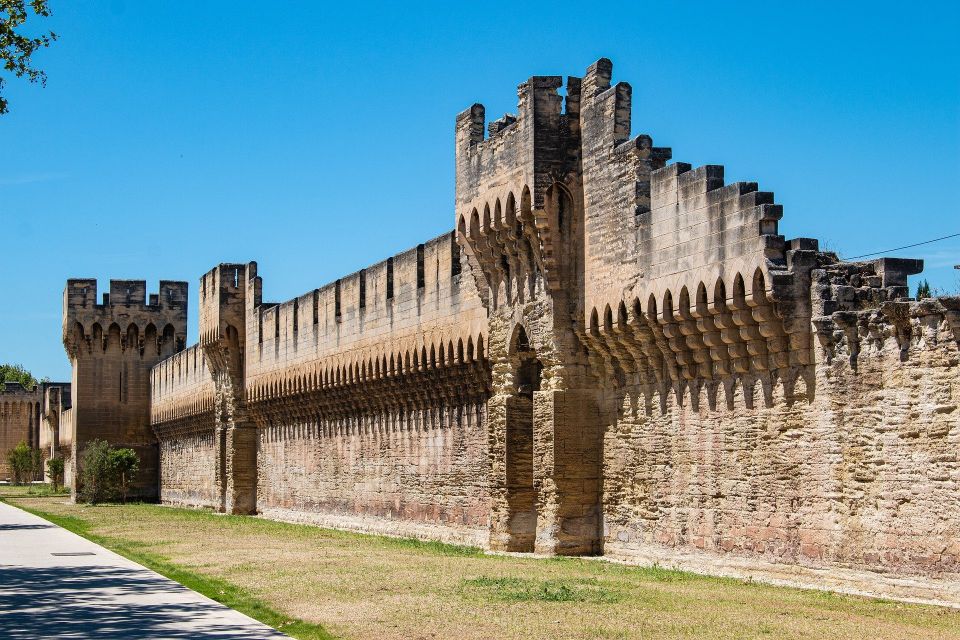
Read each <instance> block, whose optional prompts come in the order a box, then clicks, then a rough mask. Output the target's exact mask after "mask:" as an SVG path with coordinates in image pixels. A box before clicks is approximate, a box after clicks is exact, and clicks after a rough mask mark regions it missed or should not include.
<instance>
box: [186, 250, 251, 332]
mask: <svg viewBox="0 0 960 640" xmlns="http://www.w3.org/2000/svg"><path fill="white" fill-rule="evenodd" d="M258 283H259V278H258V277H257V263H256V262H250V263H248V264H226V263H224V264H220V265H218V266H216V267H214V268H213V269H211V270H210V271H208V272H207V273H205V274H204V275H203V276H202V277H201V278H200V344H201V345H204V344H210V343H212V342H215V341H216V340H218V339H219V338H220V337H221V336H223V335H225V334H226V333H227V331H228V328H232V329H233V330H235V331H236V332H237V335H238V336H239V340H240V342H241V343H242V341H243V337H244V336H245V335H246V334H245V327H246V302H245V301H246V298H247V293H248V291H249V292H250V294H251V295H252V296H254V297H257V296H258V295H259V291H260V288H259V284H258ZM256 303H259V298H258V297H257V301H256Z"/></svg>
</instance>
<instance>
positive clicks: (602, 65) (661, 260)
mask: <svg viewBox="0 0 960 640" xmlns="http://www.w3.org/2000/svg"><path fill="white" fill-rule="evenodd" d="M561 87H565V89H564V91H563V95H561V94H560V91H559V90H560V89H561ZM632 93H633V91H632V88H631V87H630V85H628V84H626V83H623V82H620V83H614V82H613V77H612V65H611V63H610V61H608V60H605V59H601V60H599V61H597V62H596V63H595V64H594V65H591V66H590V67H589V68H588V69H587V72H586V74H584V76H583V77H582V78H579V77H568V78H566V80H564V79H563V78H561V77H559V76H535V77H533V78H530V79H529V80H527V81H526V82H524V83H522V84H520V85H519V87H518V105H517V112H516V113H515V114H507V115H504V116H503V117H501V118H499V119H496V120H494V121H492V122H489V123H488V122H487V121H486V115H485V110H484V108H483V106H482V105H479V104H477V105H473V106H472V107H470V108H469V109H467V110H465V111H463V112H462V113H460V114H459V115H458V116H457V118H456V125H455V126H456V129H455V130H456V134H455V136H456V142H455V146H456V180H457V184H456V200H455V202H454V207H453V209H454V210H453V224H454V230H453V233H451V234H445V235H443V236H440V237H438V238H435V239H433V240H430V241H428V242H426V243H424V244H422V245H419V246H417V247H416V248H413V249H410V250H409V251H406V252H404V253H401V254H399V255H396V256H393V257H392V258H389V259H388V260H386V261H384V262H380V263H378V264H376V265H373V266H371V267H369V268H367V269H364V270H361V271H360V272H358V273H354V274H351V275H349V276H346V277H344V278H341V279H340V280H337V281H336V282H334V283H331V284H328V285H326V286H324V287H321V288H319V289H315V290H313V291H310V292H307V293H306V294H305V295H302V296H299V297H297V298H294V299H293V300H289V301H286V302H282V303H268V302H263V300H262V282H261V278H260V276H259V275H258V271H257V265H256V263H252V262H251V263H248V264H222V265H219V266H218V267H216V268H214V269H213V270H211V271H210V272H208V273H207V274H205V275H204V276H203V277H202V278H201V280H200V314H199V315H200V332H199V333H200V338H199V342H198V344H197V345H195V346H193V347H190V348H189V349H182V347H183V345H175V346H174V349H175V350H176V351H178V353H176V354H175V355H170V356H169V357H166V358H165V359H163V360H162V362H159V363H158V364H156V366H153V368H152V371H151V373H150V384H149V389H150V428H151V429H152V433H153V434H155V436H156V439H157V441H158V442H159V451H160V481H159V482H160V498H161V499H162V500H163V501H165V502H169V503H177V504H190V505H196V506H205V507H212V508H214V509H217V510H220V511H225V512H230V513H262V514H264V515H267V516H270V517H275V518H282V519H292V520H302V521H310V522H316V523H321V524H325V525H330V526H335V527H343V528H351V529H359V530H365V531H376V532H383V533H389V534H396V535H415V536H418V537H423V538H430V539H441V540H452V541H464V542H470V543H473V544H479V545H481V546H484V547H487V548H491V549H495V550H506V551H519V552H531V551H536V552H541V553H548V554H566V555H600V554H603V555H607V556H610V557H614V558H619V559H626V560H629V561H636V562H645V563H651V562H657V563H660V564H661V565H666V566H676V567H681V568H686V569H691V570H695V571H702V572H707V573H713V574H723V575H734V576H741V577H756V578H764V579H768V580H782V581H787V582H790V583H793V584H805V585H813V586H820V587H830V588H835V589H843V590H851V591H859V592H864V593H881V594H884V595H889V596H896V597H907V598H924V599H927V600H939V601H944V602H952V603H954V604H956V603H960V502H958V501H957V499H956V497H957V492H958V489H960V462H958V459H957V451H958V445H960V411H958V409H957V405H958V398H960V344H958V337H960V333H958V331H960V299H958V298H956V297H943V298H936V299H925V300H919V301H917V300H913V299H911V298H910V297H909V291H908V281H907V278H908V277H909V276H910V275H913V274H917V273H919V272H920V271H921V270H922V267H923V265H922V263H921V262H920V261H917V260H908V259H897V258H879V259H876V260H868V261H861V262H844V261H842V260H841V259H839V257H838V256H837V255H835V254H833V253H830V252H826V251H821V250H820V248H819V245H818V243H817V241H816V240H814V239H811V238H793V239H787V238H785V237H784V236H782V235H780V233H779V228H778V223H779V220H780V219H781V217H782V216H783V213H784V211H783V207H782V206H781V205H780V204H778V203H777V202H776V199H775V197H774V195H773V193H771V192H769V191H762V190H761V189H760V187H759V185H758V183H756V182H736V183H733V184H725V181H724V170H723V167H722V166H719V165H705V166H702V167H698V168H694V167H691V166H690V165H689V164H685V163H683V162H673V163H670V160H671V157H672V151H671V150H670V149H669V148H666V147H657V146H654V144H653V142H652V138H651V137H650V136H648V135H645V134H641V135H635V134H633V133H631V106H632V105H631V101H632ZM71 282H74V281H71ZM71 286H73V285H71ZM76 286H80V285H76ZM184 286H185V285H184ZM101 322H105V321H101ZM107 324H109V323H107ZM103 326H107V325H103ZM158 326H159V325H158ZM124 327H125V325H121V327H120V331H121V332H123V331H126V329H125V328H124ZM92 331H93V330H92V329H90V328H88V327H87V325H84V334H83V335H90V334H91V332H92ZM111 331H113V330H112V329H111V330H110V331H106V330H104V329H101V333H100V334H98V335H107V336H109V335H112V334H111ZM179 332H180V326H179V325H175V330H174V334H176V335H180V333H179ZM113 333H116V332H113ZM121 336H122V333H121ZM95 342H96V341H95ZM127 342H129V340H128V341H127ZM107 343H108V344H109V339H107ZM88 375H94V374H93V373H92V372H91V373H90V374H88ZM75 379H76V378H75ZM110 389H113V388H112V387H111V388H110ZM104 393H107V394H112V393H116V390H115V389H113V390H109V389H108V390H107V391H105V392H104Z"/></svg>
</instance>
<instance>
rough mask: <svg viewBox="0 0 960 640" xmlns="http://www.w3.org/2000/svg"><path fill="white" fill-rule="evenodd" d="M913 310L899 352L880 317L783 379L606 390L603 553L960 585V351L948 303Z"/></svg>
mask: <svg viewBox="0 0 960 640" xmlns="http://www.w3.org/2000/svg"><path fill="white" fill-rule="evenodd" d="M920 314H921V315H919V316H918V317H915V318H914V320H913V322H914V324H915V325H916V326H917V328H918V331H917V333H916V334H915V335H914V336H913V337H912V338H911V339H910V341H909V346H908V347H907V349H906V351H903V352H902V351H901V346H900V344H899V342H898V340H897V338H896V336H895V335H891V333H890V332H887V335H886V336H884V337H882V338H881V339H880V340H878V341H876V342H875V343H873V344H871V345H869V346H864V347H863V348H862V349H861V350H860V352H859V355H858V357H857V358H856V359H855V365H856V366H855V367H853V366H851V363H850V358H849V356H850V353H849V351H848V350H846V348H840V350H841V353H835V354H830V355H829V361H828V357H827V354H824V353H821V354H820V359H819V361H818V363H817V365H816V366H815V367H806V368H802V369H799V370H796V371H794V372H791V373H790V374H789V375H788V377H786V378H780V377H778V376H772V377H770V376H758V377H756V378H749V379H746V380H738V381H734V382H733V383H729V382H728V383H725V384H719V385H710V384H704V385H694V386H693V387H692V388H686V389H684V391H683V392H682V393H679V394H678V393H677V392H676V391H675V390H670V391H668V392H667V393H660V391H659V390H656V389H650V388H639V387H636V388H630V389H625V390H624V392H623V393H622V394H616V395H613V396H612V397H608V398H607V401H608V403H610V404H611V405H619V406H618V407H617V408H616V416H617V417H616V420H615V422H613V423H611V424H610V426H609V427H607V430H606V433H605V436H604V495H603V504H604V521H605V525H604V552H605V553H606V554H611V555H614V556H620V557H630V558H633V559H641V560H645V561H658V562H660V563H666V564H676V565H678V566H683V567H686V568H693V569H695V570H701V571H707V572H716V571H723V570H725V569H731V568H736V569H738V570H740V571H741V573H742V572H743V571H749V568H750V567H751V566H752V567H753V569H754V571H755V572H759V574H760V575H763V574H764V571H765V572H766V573H767V575H771V574H773V575H776V573H777V572H778V571H779V572H780V575H790V572H789V571H785V570H784V569H783V566H782V565H799V566H801V567H820V568H823V567H833V568H835V569H850V568H853V569H860V570H866V571H870V572H875V573H874V574H873V576H872V577H869V576H868V577H861V578H860V580H861V583H862V584H861V585H860V587H861V588H863V589H868V590H869V589H877V588H878V587H879V588H883V586H882V584H881V583H882V582H883V581H884V579H883V578H882V575H884V574H886V575H898V576H901V577H903V576H921V577H928V578H935V579H937V580H942V581H944V582H943V583H942V584H941V585H940V587H936V586H934V589H933V590H930V589H928V590H926V591H925V592H923V591H916V592H913V593H911V592H907V591H905V592H903V593H902V594H901V595H918V594H921V593H922V595H924V596H926V597H939V598H943V597H944V596H945V595H946V594H949V593H952V594H953V595H952V596H951V597H956V596H957V595H958V594H960V573H958V560H960V555H958V553H960V542H958V541H960V503H958V502H957V500H956V495H957V490H958V488H960V463H958V461H957V455H956V451H957V445H958V443H960V411H958V409H957V404H958V399H960V369H958V362H960V352H958V343H957V339H956V334H955V333H953V331H952V330H951V329H950V327H949V324H948V323H947V322H946V321H945V319H944V318H945V315H944V313H943V312H942V311H941V312H940V313H927V312H924V311H922V310H921V311H920ZM921 326H923V327H924V328H923V330H922V331H919V328H920V327H921ZM901 354H903V355H901ZM790 376H796V377H795V378H791V377H790ZM745 560H746V561H745ZM751 562H754V564H753V565H751V564H750V563H751ZM759 563H763V565H761V564H759ZM765 563H773V564H779V565H781V567H779V568H778V567H770V566H766V564H765ZM811 575H812V574H811ZM794 577H796V576H794ZM808 580H811V578H810V577H809V576H808ZM832 584H833V586H849V585H843V584H841V583H840V582H839V581H835V582H833V583H832ZM936 589H940V590H941V591H942V592H941V593H940V594H937V593H936Z"/></svg>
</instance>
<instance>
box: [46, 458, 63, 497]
mask: <svg viewBox="0 0 960 640" xmlns="http://www.w3.org/2000/svg"><path fill="white" fill-rule="evenodd" d="M63 468H64V463H63V458H60V457H57V458H50V459H49V460H47V473H48V474H49V475H50V483H51V484H52V485H53V490H54V491H57V490H58V489H59V488H60V486H61V485H62V484H63Z"/></svg>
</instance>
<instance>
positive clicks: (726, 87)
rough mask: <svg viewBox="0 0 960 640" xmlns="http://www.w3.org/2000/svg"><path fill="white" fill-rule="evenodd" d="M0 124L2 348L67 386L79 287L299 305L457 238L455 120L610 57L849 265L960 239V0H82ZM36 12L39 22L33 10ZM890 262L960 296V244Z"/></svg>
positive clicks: (693, 137)
mask: <svg viewBox="0 0 960 640" xmlns="http://www.w3.org/2000/svg"><path fill="white" fill-rule="evenodd" d="M50 4H51V7H52V9H53V11H54V16H53V18H51V19H50V20H47V21H45V23H46V24H47V25H49V28H52V29H54V30H55V31H56V32H57V33H58V34H59V36H60V40H59V41H58V42H57V43H56V44H55V45H54V46H53V47H51V48H50V49H49V50H45V51H42V52H41V53H39V54H37V55H36V56H35V62H36V63H37V64H39V65H40V66H42V67H43V68H44V69H45V70H46V71H47V73H48V75H49V83H48V85H47V87H46V89H41V88H39V87H38V86H32V85H27V84H26V83H25V82H23V81H22V80H16V79H9V82H8V84H7V88H8V91H7V93H8V97H9V99H10V102H11V113H10V114H9V115H7V116H4V117H2V118H0V136H2V138H0V139H2V147H0V149H2V153H0V169H2V170H0V251H2V256H3V268H4V270H5V273H4V277H3V279H2V281H0V301H2V302H0V336H2V338H0V361H14V362H20V363H22V364H24V365H25V366H26V367H28V368H29V369H31V370H32V371H33V372H34V373H35V374H36V375H38V376H43V375H48V376H51V377H52V378H54V379H68V377H69V364H68V362H67V359H66V356H65V355H64V353H63V348H62V346H61V344H60V307H61V292H62V290H63V286H64V283H65V280H66V279H67V278H69V277H97V278H99V279H100V286H101V290H103V289H105V288H106V287H107V286H108V285H107V280H109V278H111V277H113V278H142V279H146V280H147V281H148V290H149V291H156V288H157V280H159V279H160V278H165V279H176V280H188V281H189V282H190V288H191V291H190V294H191V309H190V320H189V322H190V331H191V335H190V341H191V342H193V341H194V340H195V339H196V338H195V336H196V321H197V320H196V310H197V304H196V296H197V281H198V279H199V277H200V275H201V274H202V273H203V272H205V271H206V270H208V269H209V268H211V267H212V266H214V265H215V264H217V263H218V262H225V261H246V260H257V261H258V262H259V264H260V272H261V275H262V276H263V278H264V295H265V297H266V298H268V299H272V300H281V299H288V298H290V297H293V296H294V295H297V294H300V293H303V292H305V291H307V290H309V289H312V288H314V287H316V286H319V285H321V284H324V283H326V282H329V281H331V280H333V279H335V278H337V277H338V276H340V275H343V274H346V273H350V272H352V271H355V270H357V269H359V268H361V267H363V266H365V265H367V264H370V263H373V262H376V261H378V260H380V259H383V258H384V257H386V256H388V255H391V254H393V253H396V252H399V251H401V250H403V249H406V248H408V247H410V246H413V245H415V244H416V243H418V242H420V241H422V240H424V239H426V238H430V237H433V236H434V235H437V234H439V233H442V232H444V231H446V230H448V229H451V228H452V227H453V189H454V173H453V160H454V149H453V132H454V117H455V115H456V113H457V112H459V111H460V110H462V109H464V108H466V107H468V106H469V105H470V104H472V103H473V102H482V103H484V104H485V105H486V107H487V113H488V116H493V117H497V116H498V115H500V114H502V113H504V112H508V111H509V112H513V111H515V107H516V86H517V84H519V83H520V82H522V81H523V80H525V79H526V78H527V77H529V76H531V75H551V74H557V75H561V74H562V75H568V74H570V75H581V74H582V73H583V71H584V69H585V68H586V67H587V65H589V64H590V63H591V62H593V61H594V60H596V59H597V58H599V57H601V56H606V57H609V58H611V59H612V60H613V63H614V76H615V77H614V79H615V80H625V81H627V82H630V83H631V84H632V85H633V95H634V111H633V132H634V133H635V134H636V133H648V134H650V135H652V136H653V139H654V142H655V143H656V144H658V145H661V146H670V147H672V148H673V157H674V160H677V161H683V162H689V163H691V164H693V165H694V166H696V165H700V164H706V163H711V164H724V165H726V175H727V180H728V181H734V180H756V181H758V182H759V183H760V187H761V189H764V190H770V191H774V192H775V193H776V195H777V200H778V202H781V203H782V204H783V205H784V218H783V221H782V223H781V232H782V233H783V234H784V235H786V236H787V237H788V238H789V237H796V236H807V237H810V236H812V237H818V238H820V239H821V240H822V241H826V242H827V244H828V246H829V247H830V248H832V249H834V250H839V251H840V252H841V253H842V254H845V255H847V256H854V255H857V254H862V253H867V252H871V251H876V250H879V249H885V248H889V247H896V246H900V245H903V244H908V243H911V242H918V241H921V240H925V239H928V238H932V237H936V236H940V235H946V234H948V233H955V232H958V231H960V194H958V182H960V73H958V68H960V65H958V62H960V56H958V53H960V45H958V42H960V37H958V33H960V13H958V9H957V4H956V3H955V2H944V3H914V4H912V5H909V6H906V5H903V4H902V3H901V4H899V5H898V4H894V3H890V4H885V3H877V2H869V3H868V2H863V3H837V2H833V3H823V4H813V3H792V4H791V5H790V6H786V5H785V3H771V2H763V3H757V4H753V5H750V4H747V3H732V4H727V3H717V2H713V3H699V2H685V3H675V2H664V1H659V2H630V3H623V6H622V7H618V8H614V5H613V3H582V2H577V3H570V4H565V3H563V2H550V3H542V4H541V3H524V2H516V3H508V4H502V3H501V4H497V3H493V4H477V3H440V4H435V5H432V6H428V5H419V6H417V7H414V6H412V4H413V3H410V5H411V6H407V3H389V4H384V5H382V6H363V3H360V2H345V3H321V2H302V3H293V2H289V3H285V2H277V3H269V2H268V3H264V2H257V3H254V2H146V1H133V0H128V1H126V2H124V1H122V0H114V1H112V2H83V3H79V2H68V1H67V0H50ZM35 24H36V22H35ZM895 255H903V256H911V257H921V258H925V259H926V260H927V272H926V276H927V277H928V278H929V280H930V282H931V284H933V285H934V286H938V287H943V288H948V289H956V288H957V287H958V284H960V283H958V281H957V275H956V274H960V272H957V271H954V270H953V269H952V268H951V267H952V265H953V264H956V263H960V239H956V240H953V241H947V242H942V243H937V244H933V245H929V246H926V247H919V248H917V249H913V250H909V251H904V252H899V253H897V254H895Z"/></svg>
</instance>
